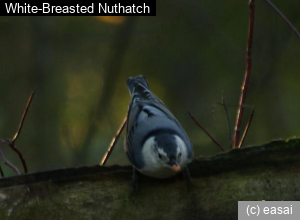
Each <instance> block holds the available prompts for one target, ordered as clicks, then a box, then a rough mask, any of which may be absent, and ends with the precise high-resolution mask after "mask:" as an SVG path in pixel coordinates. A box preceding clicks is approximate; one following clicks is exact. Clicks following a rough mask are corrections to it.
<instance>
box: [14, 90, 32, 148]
mask: <svg viewBox="0 0 300 220" xmlns="http://www.w3.org/2000/svg"><path fill="white" fill-rule="evenodd" d="M34 93H35V91H33V92H32V93H31V95H30V97H29V99H28V102H27V105H26V108H25V110H24V112H23V115H22V118H21V121H20V124H19V128H18V130H17V132H16V134H15V136H14V137H13V139H12V140H11V142H12V144H14V143H15V142H16V140H17V139H18V137H19V135H20V134H21V131H22V128H23V124H24V121H25V118H26V116H27V113H28V109H29V107H30V104H31V102H32V99H33V96H34Z"/></svg>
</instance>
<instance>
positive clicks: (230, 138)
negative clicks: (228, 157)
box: [218, 91, 232, 148]
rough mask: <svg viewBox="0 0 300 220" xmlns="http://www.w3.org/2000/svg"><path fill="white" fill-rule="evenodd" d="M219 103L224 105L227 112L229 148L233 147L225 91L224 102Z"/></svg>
mask: <svg viewBox="0 0 300 220" xmlns="http://www.w3.org/2000/svg"><path fill="white" fill-rule="evenodd" d="M218 104H219V105H221V106H223V108H224V110H225V114H226V118H227V126H228V127H227V128H228V138H229V148H231V147H232V133H231V121H230V117H229V112H228V108H227V104H226V103H225V99H224V91H223V92H222V102H221V103H218Z"/></svg>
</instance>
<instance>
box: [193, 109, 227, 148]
mask: <svg viewBox="0 0 300 220" xmlns="http://www.w3.org/2000/svg"><path fill="white" fill-rule="evenodd" d="M188 113H189V115H190V117H191V118H192V119H193V121H194V122H195V123H196V124H197V125H198V126H199V127H200V128H201V129H202V130H203V131H204V132H205V134H207V136H208V137H210V139H211V140H212V141H213V142H214V143H215V144H216V145H217V146H218V147H219V148H221V150H222V151H223V152H225V149H224V148H223V147H222V145H221V144H220V143H219V142H218V141H217V140H216V139H215V138H214V137H213V136H211V134H210V133H209V132H208V131H207V130H206V129H205V128H204V127H203V126H202V125H201V124H200V123H199V122H198V121H197V120H196V119H195V117H194V116H193V115H192V114H191V113H190V112H188Z"/></svg>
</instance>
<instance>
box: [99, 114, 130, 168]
mask: <svg viewBox="0 0 300 220" xmlns="http://www.w3.org/2000/svg"><path fill="white" fill-rule="evenodd" d="M126 122H127V117H125V118H124V120H123V122H122V124H121V126H120V127H119V129H118V131H117V133H116V136H115V137H114V138H113V139H112V140H111V142H110V145H109V147H108V149H107V150H106V152H105V154H104V156H103V157H102V159H101V161H100V163H99V164H100V166H104V165H105V164H106V162H107V160H108V158H109V156H110V155H111V153H112V151H113V149H114V147H115V146H116V144H117V142H118V140H119V137H120V136H121V134H122V131H123V129H124V128H125V125H126Z"/></svg>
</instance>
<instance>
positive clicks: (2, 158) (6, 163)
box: [0, 148, 20, 176]
mask: <svg viewBox="0 0 300 220" xmlns="http://www.w3.org/2000/svg"><path fill="white" fill-rule="evenodd" d="M0 158H1V160H3V162H4V164H5V165H6V166H8V167H9V168H11V169H12V170H13V171H14V172H15V173H16V174H17V175H20V171H19V169H18V168H17V167H16V166H15V165H13V164H12V163H11V162H9V161H8V160H7V159H6V157H5V155H4V153H3V151H2V150H1V148H0ZM1 170H2V169H1ZM2 172H3V170H2ZM2 176H4V174H3V175H2Z"/></svg>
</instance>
